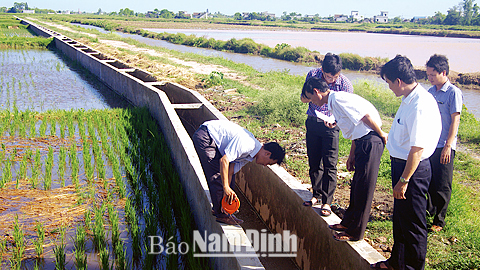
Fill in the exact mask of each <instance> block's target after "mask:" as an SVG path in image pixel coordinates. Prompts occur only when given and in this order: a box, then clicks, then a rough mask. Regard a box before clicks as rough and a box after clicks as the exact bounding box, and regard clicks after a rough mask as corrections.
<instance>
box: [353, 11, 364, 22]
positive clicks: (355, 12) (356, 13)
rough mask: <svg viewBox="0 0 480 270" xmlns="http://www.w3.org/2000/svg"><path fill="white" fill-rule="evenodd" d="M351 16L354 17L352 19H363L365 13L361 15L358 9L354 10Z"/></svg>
mask: <svg viewBox="0 0 480 270" xmlns="http://www.w3.org/2000/svg"><path fill="white" fill-rule="evenodd" d="M350 18H352V21H363V15H360V14H359V13H358V11H352V13H351V14H350Z"/></svg>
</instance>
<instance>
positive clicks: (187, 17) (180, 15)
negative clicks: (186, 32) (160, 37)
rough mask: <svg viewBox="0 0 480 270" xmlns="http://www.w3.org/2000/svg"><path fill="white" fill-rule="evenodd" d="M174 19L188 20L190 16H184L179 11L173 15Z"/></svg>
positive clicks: (183, 12) (183, 13)
mask: <svg viewBox="0 0 480 270" xmlns="http://www.w3.org/2000/svg"><path fill="white" fill-rule="evenodd" d="M175 18H176V19H190V16H187V15H186V14H185V11H179V12H178V13H177V15H175Z"/></svg>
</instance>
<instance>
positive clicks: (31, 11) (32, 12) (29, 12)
mask: <svg viewBox="0 0 480 270" xmlns="http://www.w3.org/2000/svg"><path fill="white" fill-rule="evenodd" d="M23 13H28V14H35V10H34V9H31V10H25V9H24V10H23Z"/></svg>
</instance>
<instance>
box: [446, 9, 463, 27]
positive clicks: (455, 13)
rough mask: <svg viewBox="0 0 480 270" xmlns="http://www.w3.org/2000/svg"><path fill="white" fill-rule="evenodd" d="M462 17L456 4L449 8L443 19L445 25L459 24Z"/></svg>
mask: <svg viewBox="0 0 480 270" xmlns="http://www.w3.org/2000/svg"><path fill="white" fill-rule="evenodd" d="M461 19H462V17H461V14H460V11H459V9H458V7H456V6H454V7H452V8H450V9H449V10H448V14H447V16H446V17H445V20H444V21H443V24H445V25H457V24H460V21H461Z"/></svg>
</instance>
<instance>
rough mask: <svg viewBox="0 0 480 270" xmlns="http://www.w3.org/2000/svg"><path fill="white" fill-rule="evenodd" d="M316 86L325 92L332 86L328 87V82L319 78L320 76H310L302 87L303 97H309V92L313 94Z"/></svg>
mask: <svg viewBox="0 0 480 270" xmlns="http://www.w3.org/2000/svg"><path fill="white" fill-rule="evenodd" d="M314 88H316V89H318V91H320V92H322V93H325V92H327V90H329V89H330V88H329V87H328V84H327V82H325V81H324V80H323V79H321V78H318V77H315V76H314V77H310V78H308V80H307V81H306V82H305V83H304V84H303V88H302V97H304V98H307V95H306V94H307V93H309V94H312V95H313V89H314Z"/></svg>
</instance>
